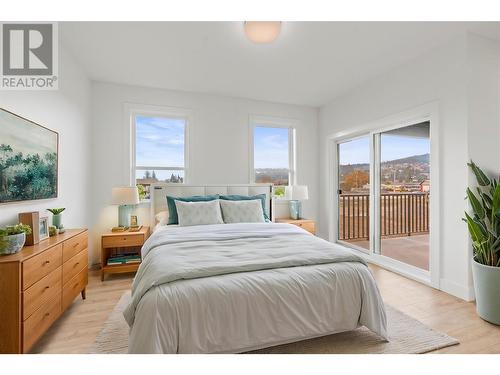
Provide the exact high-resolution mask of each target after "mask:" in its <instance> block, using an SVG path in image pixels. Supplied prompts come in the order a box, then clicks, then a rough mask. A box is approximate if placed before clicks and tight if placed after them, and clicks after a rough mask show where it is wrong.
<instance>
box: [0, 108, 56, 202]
mask: <svg viewBox="0 0 500 375" xmlns="http://www.w3.org/2000/svg"><path fill="white" fill-rule="evenodd" d="M0 139H1V142H0V180H1V181H2V183H0V203H6V202H18V201H30V200H37V199H49V198H57V162H58V139H59V135H58V134H57V133H56V132H54V131H52V130H49V129H47V128H45V127H43V126H41V125H38V124H36V123H34V122H32V121H29V120H27V119H25V118H23V117H20V116H17V115H15V114H13V113H11V112H9V111H6V110H4V109H0Z"/></svg>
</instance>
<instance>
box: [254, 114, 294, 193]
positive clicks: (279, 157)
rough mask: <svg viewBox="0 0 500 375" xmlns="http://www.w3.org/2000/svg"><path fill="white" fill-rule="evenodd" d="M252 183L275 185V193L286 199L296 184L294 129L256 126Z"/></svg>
mask: <svg viewBox="0 0 500 375" xmlns="http://www.w3.org/2000/svg"><path fill="white" fill-rule="evenodd" d="M252 128H253V181H254V182H256V183H273V184H274V185H275V189H274V194H275V196H277V197H284V195H285V186H287V185H292V184H293V181H294V172H295V171H294V141H293V140H294V129H293V128H292V127H291V126H284V125H282V124H280V125H279V126H278V125H274V126H273V124H272V123H271V124H268V123H259V122H255V123H254V124H253V127H252Z"/></svg>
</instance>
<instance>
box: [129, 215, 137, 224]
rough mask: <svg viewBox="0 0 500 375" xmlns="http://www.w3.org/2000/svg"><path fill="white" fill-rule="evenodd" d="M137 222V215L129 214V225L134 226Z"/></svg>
mask: <svg viewBox="0 0 500 375" xmlns="http://www.w3.org/2000/svg"><path fill="white" fill-rule="evenodd" d="M137 223H138V220H137V215H130V226H131V227H136V226H137Z"/></svg>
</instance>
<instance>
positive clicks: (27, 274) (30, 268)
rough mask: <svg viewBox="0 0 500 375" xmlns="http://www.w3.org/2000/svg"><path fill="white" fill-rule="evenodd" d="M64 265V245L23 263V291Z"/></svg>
mask: <svg viewBox="0 0 500 375" xmlns="http://www.w3.org/2000/svg"><path fill="white" fill-rule="evenodd" d="M61 264H62V245H56V246H54V247H53V248H50V249H49V250H47V251H44V252H43V253H41V254H38V255H36V256H34V257H33V258H30V259H28V260H27V261H25V262H23V290H26V289H28V288H29V287H30V286H31V285H33V284H34V283H36V282H37V281H38V280H40V279H42V278H43V277H44V276H46V275H48V274H49V273H51V272H52V271H54V270H55V269H57V268H58V267H59V266H60V265H61Z"/></svg>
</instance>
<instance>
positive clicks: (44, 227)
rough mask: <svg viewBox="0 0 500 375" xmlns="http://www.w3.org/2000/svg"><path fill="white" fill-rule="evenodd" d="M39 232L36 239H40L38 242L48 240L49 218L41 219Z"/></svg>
mask: <svg viewBox="0 0 500 375" xmlns="http://www.w3.org/2000/svg"><path fill="white" fill-rule="evenodd" d="M39 223H40V224H39V230H38V233H39V235H38V237H39V238H40V241H43V240H45V239H47V238H49V218H48V217H41V218H40V220H39Z"/></svg>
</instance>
